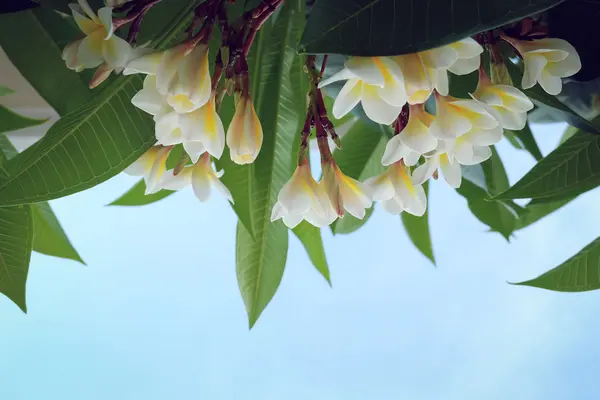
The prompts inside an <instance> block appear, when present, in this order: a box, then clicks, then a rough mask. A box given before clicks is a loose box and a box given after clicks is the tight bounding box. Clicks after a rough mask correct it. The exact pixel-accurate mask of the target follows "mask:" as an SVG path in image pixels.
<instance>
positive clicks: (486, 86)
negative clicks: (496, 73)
mask: <svg viewBox="0 0 600 400" xmlns="http://www.w3.org/2000/svg"><path fill="white" fill-rule="evenodd" d="M471 97H473V98H474V99H475V100H478V101H479V102H481V104H482V105H483V106H484V108H485V109H486V110H487V111H488V112H489V113H490V114H491V115H492V116H493V117H494V118H496V120H497V121H498V122H499V123H500V125H501V126H502V127H503V128H505V129H512V130H521V129H523V128H524V127H525V124H527V112H528V111H529V110H531V109H533V103H532V102H531V100H529V98H528V97H527V96H525V94H523V92H521V91H520V90H519V89H517V88H515V87H513V86H509V85H494V84H492V82H491V81H490V79H489V77H488V76H487V75H486V74H485V73H484V72H481V73H480V74H479V84H478V86H477V90H475V92H474V93H473V94H472V95H471Z"/></svg>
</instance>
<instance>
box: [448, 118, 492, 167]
mask: <svg viewBox="0 0 600 400" xmlns="http://www.w3.org/2000/svg"><path fill="white" fill-rule="evenodd" d="M502 133H503V130H502V127H501V126H499V125H498V126H497V127H495V128H492V129H487V130H481V129H477V128H473V129H471V130H470V131H469V132H467V133H465V134H464V135H461V136H459V137H458V138H457V139H456V141H455V142H454V143H453V144H452V145H451V146H450V147H449V150H448V153H449V154H450V155H451V156H452V157H453V158H454V159H456V161H458V162H459V163H460V164H462V165H474V164H479V163H482V162H484V161H485V160H487V159H488V158H490V157H491V156H492V150H491V149H490V147H489V146H492V145H494V144H496V143H498V142H499V141H500V140H501V139H502Z"/></svg>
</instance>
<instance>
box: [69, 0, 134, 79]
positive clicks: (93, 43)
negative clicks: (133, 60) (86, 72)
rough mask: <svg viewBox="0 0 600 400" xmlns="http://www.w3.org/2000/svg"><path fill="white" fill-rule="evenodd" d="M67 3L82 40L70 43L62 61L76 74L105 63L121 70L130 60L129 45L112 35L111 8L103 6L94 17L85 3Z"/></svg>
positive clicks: (83, 1) (79, 1)
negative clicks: (81, 34) (82, 34)
mask: <svg viewBox="0 0 600 400" xmlns="http://www.w3.org/2000/svg"><path fill="white" fill-rule="evenodd" d="M78 3H79V4H78V5H77V4H69V7H70V8H71V12H72V13H73V18H74V19H75V22H76V23H77V26H79V29H81V31H82V32H83V33H84V34H85V37H84V38H82V39H78V40H76V41H74V42H72V43H69V44H68V45H67V46H66V47H65V48H64V50H63V53H62V58H63V60H65V61H66V64H67V67H68V68H70V69H74V70H75V71H81V70H82V69H84V68H94V67H97V66H99V65H100V64H102V63H103V62H106V64H107V65H108V67H110V68H123V67H124V66H125V64H126V63H127V62H128V61H129V60H130V56H131V51H132V50H131V46H130V45H129V43H127V41H126V40H124V39H121V38H120V37H118V36H117V35H114V34H113V30H114V27H113V23H112V10H113V9H112V7H102V8H101V9H99V10H98V14H97V15H96V14H95V13H94V11H93V10H92V8H91V7H90V5H89V4H88V2H87V0H78Z"/></svg>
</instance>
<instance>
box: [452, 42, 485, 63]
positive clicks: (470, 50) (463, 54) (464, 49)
mask: <svg viewBox="0 0 600 400" xmlns="http://www.w3.org/2000/svg"><path fill="white" fill-rule="evenodd" d="M450 46H451V47H452V48H453V49H454V50H456V52H457V53H458V57H459V58H463V59H464V58H473V57H475V56H477V55H479V54H481V53H483V47H481V45H480V44H479V43H477V41H476V40H475V39H473V38H471V37H466V38H464V39H461V40H459V41H458V42H455V43H452V44H451V45H450Z"/></svg>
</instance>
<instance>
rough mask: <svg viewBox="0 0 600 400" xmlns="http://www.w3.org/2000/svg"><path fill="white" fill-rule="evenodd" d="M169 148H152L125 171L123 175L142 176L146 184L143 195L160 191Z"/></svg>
mask: <svg viewBox="0 0 600 400" xmlns="http://www.w3.org/2000/svg"><path fill="white" fill-rule="evenodd" d="M170 151H171V148H170V147H163V146H154V147H151V148H150V150H148V151H147V152H146V153H144V154H143V155H142V156H141V157H140V158H138V159H137V160H136V161H135V162H134V163H133V164H131V165H130V166H129V167H127V168H126V169H125V171H124V172H125V173H126V174H128V175H133V176H142V177H144V181H145V182H146V192H145V194H147V195H148V194H152V193H156V192H158V191H159V190H161V189H162V186H161V182H162V180H163V178H164V175H165V172H166V165H167V157H168V156H169V152H170Z"/></svg>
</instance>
